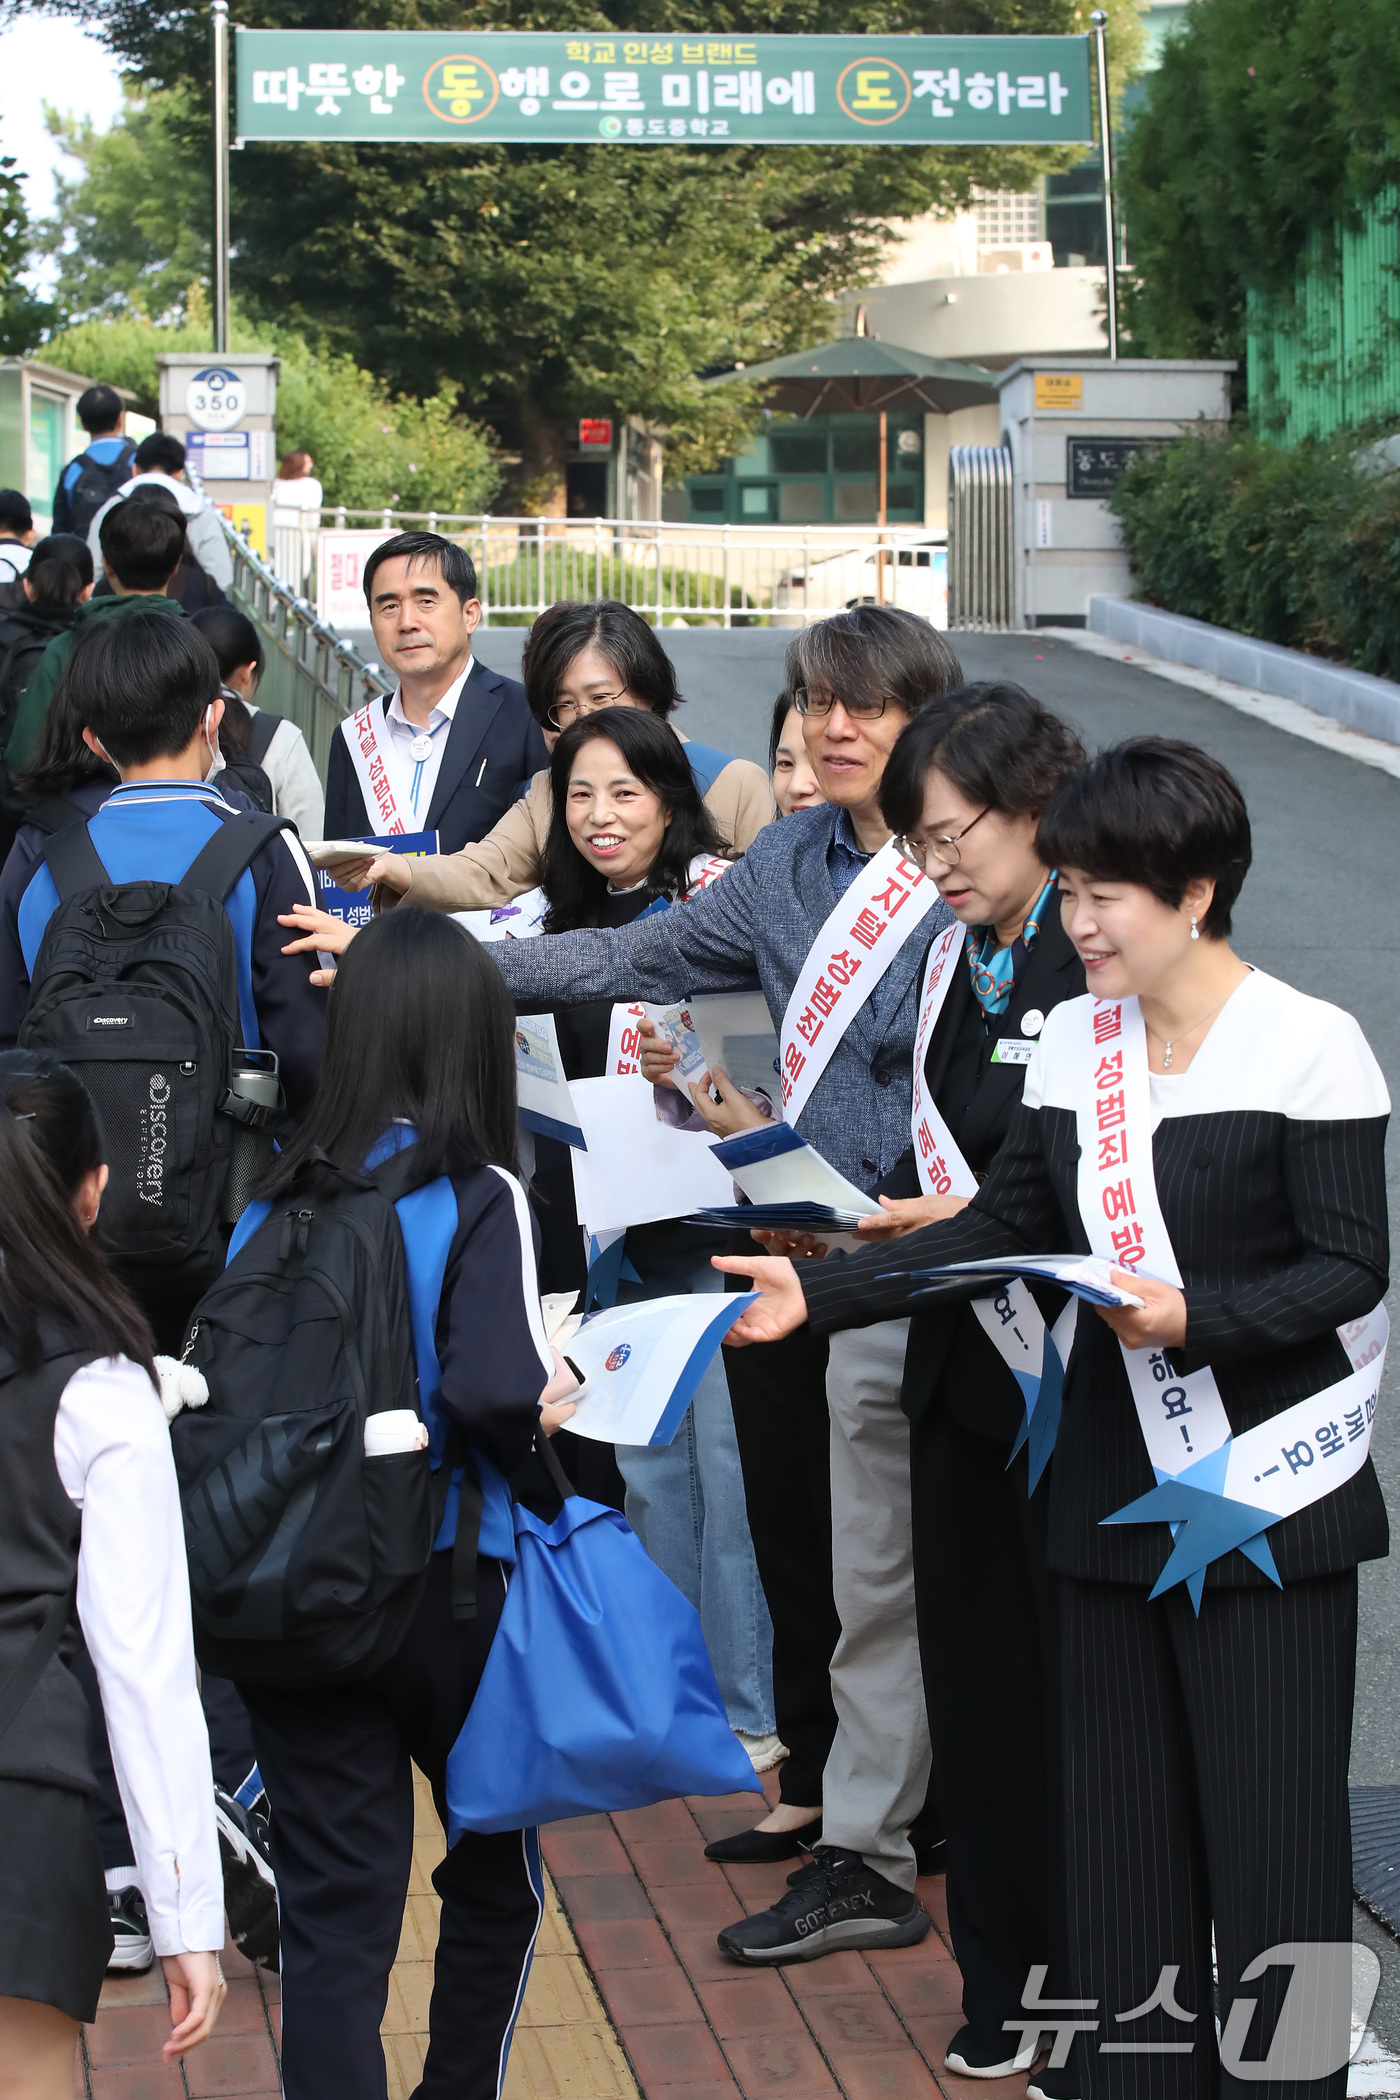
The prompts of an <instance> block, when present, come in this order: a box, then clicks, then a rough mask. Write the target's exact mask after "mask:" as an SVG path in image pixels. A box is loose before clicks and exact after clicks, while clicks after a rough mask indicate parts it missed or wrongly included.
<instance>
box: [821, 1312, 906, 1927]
mask: <svg viewBox="0 0 1400 2100" xmlns="http://www.w3.org/2000/svg"><path fill="white" fill-rule="evenodd" d="M908 1333H909V1322H908V1321H907V1320H886V1321H883V1322H882V1323H881V1324H880V1325H879V1326H878V1327H863V1328H859V1329H857V1330H855V1331H853V1332H850V1333H846V1334H833V1335H832V1337H831V1355H830V1360H829V1363H828V1368H827V1376H826V1397H827V1404H828V1406H829V1408H830V1410H831V1563H832V1578H833V1579H832V1587H833V1591H834V1594H835V1598H836V1609H837V1612H838V1614H839V1616H840V1620H841V1638H840V1640H839V1641H838V1642H837V1644H836V1652H835V1654H834V1655H833V1656H832V1658H831V1692H832V1697H833V1699H834V1701H835V1704H836V1739H835V1741H834V1742H833V1744H832V1746H831V1755H830V1756H829V1757H828V1759H827V1761H826V1773H825V1776H824V1779H823V1782H822V1843H823V1844H826V1845H839V1846H841V1847H842V1849H843V1850H846V1851H850V1852H859V1853H860V1854H861V1856H862V1857H863V1858H864V1860H865V1863H866V1865H867V1866H869V1867H873V1868H874V1869H875V1871H876V1873H877V1874H883V1875H884V1876H885V1878H886V1880H888V1881H892V1882H894V1883H895V1884H896V1885H897V1886H898V1887H899V1888H902V1889H908V1890H909V1891H910V1893H911V1894H912V1893H913V1888H914V1880H915V1870H914V1849H913V1847H912V1845H911V1844H910V1843H909V1839H908V1836H907V1835H906V1832H907V1830H908V1827H909V1825H910V1824H911V1823H912V1822H913V1820H914V1818H915V1817H916V1816H917V1815H918V1813H919V1810H920V1809H921V1808H922V1807H923V1805H924V1796H925V1794H926V1793H927V1791H928V1782H929V1772H930V1769H931V1765H932V1752H931V1750H930V1747H929V1732H928V1715H927V1712H926V1709H925V1705H924V1682H923V1675H922V1672H921V1670H920V1667H919V1635H918V1627H917V1623H916V1621H915V1616H914V1563H913V1546H912V1540H911V1536H910V1514H909V1423H908V1421H907V1420H906V1418H905V1416H904V1415H903V1414H902V1413H901V1412H900V1406H899V1387H900V1379H901V1376H902V1374H903V1370H904V1345H905V1341H906V1339H907V1337H908Z"/></svg>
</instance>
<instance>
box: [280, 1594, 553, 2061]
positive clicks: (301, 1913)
mask: <svg viewBox="0 0 1400 2100" xmlns="http://www.w3.org/2000/svg"><path fill="white" fill-rule="evenodd" d="M451 1559H452V1556H451V1554H450V1553H438V1554H435V1555H434V1556H433V1563H432V1567H431V1570H430V1572H429V1577H428V1587H427V1589H426V1591H425V1593H424V1597H423V1602H422V1604H421V1605H420V1607H419V1610H418V1614H417V1616H416V1618H415V1619H414V1621H413V1624H412V1625H411V1626H410V1628H409V1631H408V1634H407V1636H406V1637H405V1639H404V1641H403V1644H402V1646H401V1647H400V1649H399V1651H398V1653H397V1654H396V1655H395V1656H394V1658H393V1660H392V1661H391V1662H389V1663H387V1664H386V1665H385V1667H384V1668H383V1669H382V1670H381V1671H379V1672H378V1674H377V1675H376V1676H374V1677H373V1678H370V1679H368V1680H367V1681H366V1682H365V1683H364V1684H357V1685H351V1686H347V1687H343V1688H340V1689H337V1690H333V1691H305V1692H297V1691H287V1690H282V1689H281V1688H278V1689H276V1690H273V1689H270V1688H269V1687H267V1686H264V1685H243V1686H241V1687H240V1689H241V1690H242V1692H243V1696H244V1698H245V1700H246V1702H247V1706H248V1710H249V1713H250V1714H251V1716H252V1722H253V1740H254V1743H255V1745H256V1748H257V1753H258V1763H259V1766H260V1768H261V1771H262V1777H263V1783H264V1785H265V1787H266V1788H267V1794H268V1799H269V1801H270V1803H271V1806H272V1818H271V1828H272V1863H273V1868H274V1871H275V1873H276V1875H277V1891H278V1902H279V1908H280V1911H281V1921H282V2084H283V2092H284V2095H285V2100H385V2094H386V2090H387V2088H386V2077H385V2068H384V2052H383V2049H382V2046H381V2044H380V2040H379V2023H380V2021H381V2020H382V2018H383V2016H384V2007H385V2003H386V2001H387V1998H388V1992H389V1972H390V1970H391V1969H392V1967H393V1963H394V1957H395V1955H396V1953H397V1952H398V1945H399V1932H400V1928H401V1925H402V1922H403V1913H404V1901H405V1898H406V1896H407V1892H408V1879H409V1871H410V1868H411V1865H412V1858H413V1773H412V1767H413V1766H414V1765H417V1767H418V1769H419V1770H420V1771H421V1772H422V1773H423V1774H424V1775H425V1777H426V1778H427V1779H428V1781H429V1783H430V1785H431V1786H432V1790H433V1800H434V1803H435V1804H436V1807H437V1812H438V1815H439V1817H440V1818H441V1819H442V1823H443V1827H444V1829H446V1827H447V1802H446V1796H445V1782H446V1770H447V1757H448V1752H449V1751H450V1750H451V1748H452V1745H453V1743H454V1742H455V1740H456V1738H457V1735H458V1732H459V1731H460V1729H461V1726H462V1723H463V1721H464V1720H465V1718H466V1715H467V1710H468V1708H469V1707H470V1705H471V1702H472V1699H473V1697H474V1696H475V1693H476V1688H477V1685H478V1683H479V1682H480V1679H481V1673H482V1670H483V1669H484V1667H485V1664H486V1657H487V1654H488V1652H489V1649H490V1646H491V1639H492V1636H493V1634H494V1633H495V1630H496V1624H497V1621H498V1619H499V1618H500V1612H501V1605H502V1602H503V1601H504V1597H505V1581H504V1577H503V1575H502V1572H501V1566H500V1563H499V1562H498V1561H494V1560H482V1561H480V1562H479V1563H478V1570H477V1613H478V1616H477V1617H476V1618H475V1619H468V1620H454V1619H453V1617H452V1614H451V1605H450V1582H451ZM433 1886H434V1888H435V1889H436V1890H437V1893H438V1895H439V1896H440V1897H441V1899H442V1922H441V1927H440V1932H439V1938H438V1948H437V1960H436V1968H435V1972H434V1981H433V1994H432V2002H431V2006H430V2009H429V2044H428V2054H427V2058H426V2061H425V2063H424V2066H423V2080H422V2083H421V2084H420V2085H419V2086H418V2088H417V2092H416V2094H415V2096H414V2100H496V2096H497V2095H498V2094H499V2093H500V2090H501V2084H502V2081H503V2079H504V2077H505V2067H506V2056H507V2052H508V2050H509V2047H510V2040H511V2036H512V2033H513V2032H514V2027H515V2020H516V2016H517V2014H518V2012H519V2009H520V2003H521V2000H522V1998H523V1996H524V1991H525V1979H526V1977H527V1975H528V1973H529V1968H530V1958H531V1955H532V1954H533V1952H534V1945H535V1937H536V1934H537V1933H538V1931H539V1926H540V1919H541V1917H542V1915H543V1905H544V1882H543V1876H542V1872H541V1868H540V1855H539V1841H538V1838H537V1836H536V1833H535V1832H534V1831H533V1830H525V1831H520V1830H516V1831H508V1832H506V1833H504V1834H503V1835H501V1836H499V1837H474V1836H472V1835H470V1834H468V1835H466V1836H464V1837H461V1838H459V1839H458V1841H457V1843H456V1844H455V1845H454V1846H453V1847H452V1849H451V1851H450V1852H449V1853H448V1854H447V1857H446V1859H445V1860H444V1861H443V1862H442V1864H441V1866H439V1868H438V1869H437V1871H436V1873H435V1874H434V1875H433Z"/></svg>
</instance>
